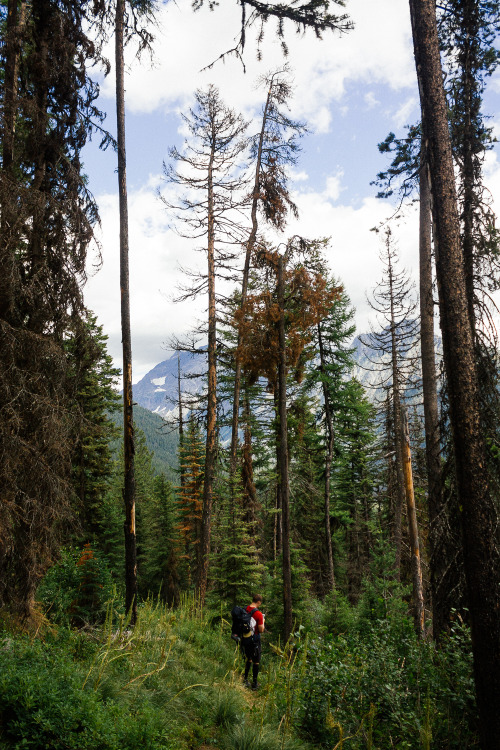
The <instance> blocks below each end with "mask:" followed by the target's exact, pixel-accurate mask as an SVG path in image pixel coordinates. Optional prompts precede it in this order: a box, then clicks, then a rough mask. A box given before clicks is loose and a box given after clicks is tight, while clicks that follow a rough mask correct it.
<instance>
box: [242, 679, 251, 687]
mask: <svg viewBox="0 0 500 750" xmlns="http://www.w3.org/2000/svg"><path fill="white" fill-rule="evenodd" d="M243 684H244V686H245V687H246V688H249V687H250V681H249V680H248V678H247V677H243Z"/></svg>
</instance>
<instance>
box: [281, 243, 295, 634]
mask: <svg viewBox="0 0 500 750" xmlns="http://www.w3.org/2000/svg"><path fill="white" fill-rule="evenodd" d="M283 266H284V261H283V257H282V256H280V257H279V261H278V306H279V311H280V317H279V324H278V325H279V369H278V395H279V401H278V405H279V412H278V413H279V428H280V439H279V455H280V461H279V483H280V488H281V514H282V528H283V532H282V533H283V613H284V621H285V622H284V640H285V643H286V642H287V641H288V639H289V638H290V635H291V632H292V627H293V619H292V568H291V559H290V492H289V484H288V425H287V413H286V338H285V280H284V268H283Z"/></svg>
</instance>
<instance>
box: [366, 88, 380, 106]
mask: <svg viewBox="0 0 500 750" xmlns="http://www.w3.org/2000/svg"><path fill="white" fill-rule="evenodd" d="M365 104H366V105H367V107H368V109H373V108H374V107H376V106H377V105H378V104H380V102H379V101H378V99H377V97H376V96H375V94H374V93H373V91H369V92H368V93H367V94H365Z"/></svg>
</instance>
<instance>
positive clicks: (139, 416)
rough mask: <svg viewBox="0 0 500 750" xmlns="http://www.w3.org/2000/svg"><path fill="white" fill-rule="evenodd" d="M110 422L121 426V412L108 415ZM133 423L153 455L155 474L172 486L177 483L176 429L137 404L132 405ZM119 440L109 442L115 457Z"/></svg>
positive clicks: (177, 442) (119, 445)
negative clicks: (165, 478)
mask: <svg viewBox="0 0 500 750" xmlns="http://www.w3.org/2000/svg"><path fill="white" fill-rule="evenodd" d="M110 418H111V419H112V421H113V422H114V423H115V424H116V425H117V427H119V428H120V429H121V428H122V425H123V415H122V411H121V410H120V411H116V412H114V413H113V414H111V415H110ZM134 423H135V426H136V428H137V429H139V430H142V432H143V433H144V436H145V438H146V445H147V447H148V448H149V450H150V451H152V453H153V459H152V463H153V469H154V471H155V473H156V474H165V476H166V477H167V479H169V480H170V481H171V482H173V483H174V484H176V483H177V481H178V479H177V473H176V471H175V469H176V467H177V447H178V444H179V435H178V432H177V429H175V428H173V427H172V425H168V424H165V421H164V420H163V419H162V418H161V416H159V415H158V414H153V413H152V412H150V411H148V410H147V409H144V408H143V407H142V406H139V405H138V404H135V405H134ZM121 444H122V441H121V438H118V439H117V440H113V441H112V442H111V450H112V451H113V454H114V455H115V456H118V455H119V452H120V449H121Z"/></svg>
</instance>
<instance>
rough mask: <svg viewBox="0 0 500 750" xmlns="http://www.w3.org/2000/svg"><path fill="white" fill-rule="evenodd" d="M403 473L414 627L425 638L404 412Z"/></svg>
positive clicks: (420, 576) (411, 478) (407, 433)
mask: <svg viewBox="0 0 500 750" xmlns="http://www.w3.org/2000/svg"><path fill="white" fill-rule="evenodd" d="M401 438H402V440H401V442H402V444H403V471H404V478H405V492H406V509H407V512H408V532H409V537H410V551H411V576H412V583H413V607H414V609H415V626H416V631H417V635H418V636H419V638H424V637H425V606H424V587H423V583H422V565H421V560H420V545H419V541H418V522H417V508H416V506H415V493H414V490H413V472H412V468H411V450H410V433H409V431H408V417H407V415H406V410H403V414H402V434H401Z"/></svg>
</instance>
